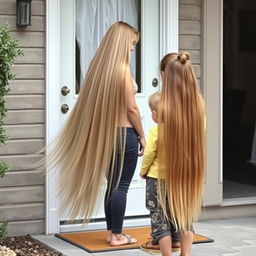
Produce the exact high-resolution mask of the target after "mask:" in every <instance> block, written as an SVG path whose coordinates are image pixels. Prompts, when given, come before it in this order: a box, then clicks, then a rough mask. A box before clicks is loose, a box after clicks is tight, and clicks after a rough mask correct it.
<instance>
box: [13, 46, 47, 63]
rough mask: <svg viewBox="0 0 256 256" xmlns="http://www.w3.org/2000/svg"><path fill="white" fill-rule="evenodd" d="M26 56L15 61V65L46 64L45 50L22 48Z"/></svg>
mask: <svg viewBox="0 0 256 256" xmlns="http://www.w3.org/2000/svg"><path fill="white" fill-rule="evenodd" d="M20 50H22V51H23V53H24V55H23V56H19V57H17V58H16V59H15V64H31V63H33V64H43V63H44V62H45V50H44V49H43V48H20Z"/></svg>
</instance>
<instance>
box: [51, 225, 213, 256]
mask: <svg viewBox="0 0 256 256" xmlns="http://www.w3.org/2000/svg"><path fill="white" fill-rule="evenodd" d="M150 232H151V229H150V227H138V228H126V229H124V230H123V233H125V234H127V235H130V236H132V237H135V238H137V239H138V242H137V243H134V244H129V245H121V246H111V245H109V244H108V243H107V242H106V240H105V239H106V230H104V231H103V230H99V231H87V232H74V233H60V234H56V235H55V236H56V237H58V238H60V239H63V240H65V241H66V242H69V243H71V244H73V245H76V246H78V247H80V248H81V249H84V250H86V251H87V252H90V253H93V252H105V251H116V250H117V251H119V250H128V249H139V248H140V244H141V243H143V242H146V241H147V240H148V238H149V237H150ZM210 242H213V239H210V238H208V237H205V236H201V235H198V234H194V241H193V243H194V244H198V243H210Z"/></svg>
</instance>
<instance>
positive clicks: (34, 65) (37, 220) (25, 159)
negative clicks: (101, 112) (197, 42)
mask: <svg viewBox="0 0 256 256" xmlns="http://www.w3.org/2000/svg"><path fill="white" fill-rule="evenodd" d="M45 3H46V1H45V0H33V1H32V2H31V4H32V16H31V23H32V26H28V27H17V26H16V0H0V25H1V24H5V23H8V24H9V26H10V29H11V35H12V36H13V37H14V38H15V39H17V40H18V47H19V48H20V49H21V50H23V52H24V56H19V57H17V58H16V59H15V62H14V63H15V64H14V66H13V68H12V70H13V72H14V73H15V75H16V79H15V80H14V81H10V84H9V87H10V89H11V91H10V92H9V95H8V96H6V104H7V108H8V112H7V115H6V117H5V119H4V128H5V129H6V132H7V134H8V136H9V138H8V141H7V143H6V145H1V147H0V161H6V162H7V163H9V164H10V166H11V169H10V171H8V173H7V174H6V176H5V177H4V178H3V179H0V215H1V216H2V218H4V219H7V220H8V222H9V225H8V233H9V234H10V235H24V234H42V233H43V232H44V218H45V213H44V208H45V206H44V201H45V198H44V194H45V192H44V191H45V188H44V182H45V177H44V175H42V172H39V171H35V170H33V169H32V168H33V165H34V164H35V163H36V162H37V161H39V160H40V159H41V158H42V155H35V152H38V151H39V150H41V149H42V148H43V147H44V145H45V138H44V137H45V124H44V123H45V112H44V109H45V95H44V94H45Z"/></svg>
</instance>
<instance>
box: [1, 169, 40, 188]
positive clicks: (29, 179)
mask: <svg viewBox="0 0 256 256" xmlns="http://www.w3.org/2000/svg"><path fill="white" fill-rule="evenodd" d="M30 184H33V185H43V184H44V175H43V174H42V172H39V171H18V172H8V173H7V174H6V175H5V177H4V178H3V179H0V187H2V188H4V187H14V186H30Z"/></svg>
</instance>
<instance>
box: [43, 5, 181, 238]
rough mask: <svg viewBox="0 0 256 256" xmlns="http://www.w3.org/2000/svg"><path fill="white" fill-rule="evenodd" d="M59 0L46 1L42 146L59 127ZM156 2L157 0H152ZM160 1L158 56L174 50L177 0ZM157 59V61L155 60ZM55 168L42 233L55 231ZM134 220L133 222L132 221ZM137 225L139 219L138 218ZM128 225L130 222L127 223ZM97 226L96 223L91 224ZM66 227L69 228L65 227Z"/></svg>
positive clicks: (48, 182)
mask: <svg viewBox="0 0 256 256" xmlns="http://www.w3.org/2000/svg"><path fill="white" fill-rule="evenodd" d="M60 1H61V0H46V93H45V96H46V111H45V113H46V118H45V122H46V134H45V141H46V146H48V145H49V143H50V142H51V141H52V139H53V138H54V137H55V136H56V135H57V133H58V131H59V129H60V123H61V120H60V91H59V85H60V54H59V53H60ZM156 1H157V0H156ZM159 1H160V35H159V37H160V39H159V40H160V49H159V53H160V54H159V56H160V58H162V57H163V56H164V55H165V54H166V53H168V52H177V51H178V7H179V0H159ZM159 61H160V60H159ZM57 180H58V171H53V172H46V180H45V191H46V195H45V203H46V207H45V209H46V213H45V232H46V234H52V233H58V232H60V231H63V229H62V230H61V228H60V210H59V208H60V203H59V198H58V196H57V194H56V187H57ZM134 223H136V220H135V221H133V224H134ZM139 223H140V224H141V221H139ZM131 225H132V224H131ZM93 227H94V228H97V225H95V226H93ZM69 228H70V227H69Z"/></svg>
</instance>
